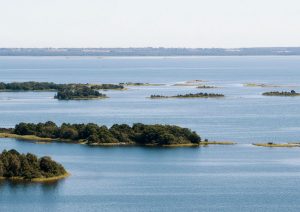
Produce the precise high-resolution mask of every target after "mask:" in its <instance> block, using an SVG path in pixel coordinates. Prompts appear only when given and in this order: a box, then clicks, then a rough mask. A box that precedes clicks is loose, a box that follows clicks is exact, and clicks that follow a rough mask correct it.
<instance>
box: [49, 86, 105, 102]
mask: <svg viewBox="0 0 300 212" xmlns="http://www.w3.org/2000/svg"><path fill="white" fill-rule="evenodd" d="M54 98H55V99H58V100H89V99H103V98H107V96H106V95H105V94H102V93H100V92H99V91H97V90H95V89H92V88H90V87H88V86H83V87H74V88H72V87H67V88H64V89H61V90H59V91H58V92H57V94H55V96H54Z"/></svg>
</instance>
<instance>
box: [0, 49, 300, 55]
mask: <svg viewBox="0 0 300 212" xmlns="http://www.w3.org/2000/svg"><path fill="white" fill-rule="evenodd" d="M235 55H237V56H244V55H300V47H257V48H163V47H160V48H152V47H146V48H0V56H235Z"/></svg>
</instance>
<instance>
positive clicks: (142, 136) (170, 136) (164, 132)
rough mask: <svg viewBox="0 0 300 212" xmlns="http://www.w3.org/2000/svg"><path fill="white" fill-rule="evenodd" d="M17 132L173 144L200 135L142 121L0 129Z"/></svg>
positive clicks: (103, 141) (79, 139)
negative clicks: (103, 124) (129, 123)
mask: <svg viewBox="0 0 300 212" xmlns="http://www.w3.org/2000/svg"><path fill="white" fill-rule="evenodd" d="M2 131H3V132H6V133H7V132H8V131H10V132H11V133H14V134H17V135H35V136H38V137H42V138H52V139H57V140H60V139H61V140H63V139H68V140H72V141H76V142H87V144H90V145H97V144H98V145H101V144H137V145H174V144H199V143H200V142H201V138H200V136H199V135H197V133H196V132H194V131H191V130H190V129H188V128H182V127H179V126H173V125H160V124H155V125H145V124H141V123H137V124H133V125H132V126H129V125H127V124H115V125H113V126H112V127H110V128H108V127H106V126H99V125H97V124H93V123H89V124H67V123H63V124H62V125H61V126H57V125H56V124H55V123H53V122H51V121H48V122H46V123H38V124H33V123H20V124H17V125H16V126H15V128H14V129H11V130H9V129H7V130H4V129H2Z"/></svg>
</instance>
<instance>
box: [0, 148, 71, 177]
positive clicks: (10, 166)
mask: <svg viewBox="0 0 300 212" xmlns="http://www.w3.org/2000/svg"><path fill="white" fill-rule="evenodd" d="M67 176H68V173H67V171H66V170H65V169H64V167H63V166H62V165H61V164H59V163H57V162H55V161H53V160H52V159H51V158H50V157H47V156H45V157H41V158H38V157H37V156H36V155H34V154H31V153H27V154H20V153H19V152H18V151H16V150H14V149H12V150H9V151H6V150H4V151H3V152H2V153H0V179H9V180H24V181H32V182H45V181H54V180H58V179H61V178H64V177H67Z"/></svg>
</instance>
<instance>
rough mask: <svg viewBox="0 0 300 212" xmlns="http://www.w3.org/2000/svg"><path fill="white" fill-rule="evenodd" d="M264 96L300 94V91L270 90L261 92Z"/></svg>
mask: <svg viewBox="0 0 300 212" xmlns="http://www.w3.org/2000/svg"><path fill="white" fill-rule="evenodd" d="M263 95H264V96H300V93H297V92H296V91H294V90H291V91H290V92H288V91H281V92H279V91H270V92H265V93H263Z"/></svg>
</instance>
